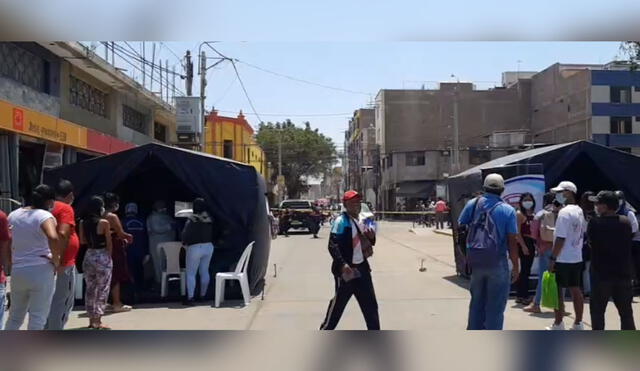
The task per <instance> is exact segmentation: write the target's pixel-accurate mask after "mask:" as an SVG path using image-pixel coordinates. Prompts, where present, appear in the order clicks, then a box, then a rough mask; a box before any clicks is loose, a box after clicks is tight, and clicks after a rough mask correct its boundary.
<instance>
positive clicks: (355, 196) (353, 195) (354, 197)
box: [342, 190, 362, 201]
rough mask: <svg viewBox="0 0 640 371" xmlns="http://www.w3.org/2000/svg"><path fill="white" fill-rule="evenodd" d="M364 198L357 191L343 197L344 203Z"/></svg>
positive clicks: (347, 192)
mask: <svg viewBox="0 0 640 371" xmlns="http://www.w3.org/2000/svg"><path fill="white" fill-rule="evenodd" d="M361 199H362V196H360V194H359V193H358V192H356V191H353V190H352V191H346V192H345V193H344V196H343V197H342V201H350V200H361Z"/></svg>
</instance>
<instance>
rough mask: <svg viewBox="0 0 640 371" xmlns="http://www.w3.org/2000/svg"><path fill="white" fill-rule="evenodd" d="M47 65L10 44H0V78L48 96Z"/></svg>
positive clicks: (39, 58) (42, 60)
mask: <svg viewBox="0 0 640 371" xmlns="http://www.w3.org/2000/svg"><path fill="white" fill-rule="evenodd" d="M48 70H49V63H48V62H47V61H45V60H44V59H42V58H41V57H39V56H37V55H35V54H33V53H31V52H29V51H27V50H25V49H23V48H21V47H20V46H18V45H15V44H14V43H10V42H0V76H4V77H6V78H9V79H12V80H14V81H16V82H19V83H20V84H22V85H26V86H28V87H30V88H32V89H35V90H37V91H39V92H43V93H47V94H49V93H50V92H49V84H48Z"/></svg>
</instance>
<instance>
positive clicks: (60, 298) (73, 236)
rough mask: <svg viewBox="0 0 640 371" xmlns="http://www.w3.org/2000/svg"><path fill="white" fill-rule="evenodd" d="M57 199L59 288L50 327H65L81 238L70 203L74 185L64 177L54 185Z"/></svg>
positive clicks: (55, 294)
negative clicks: (79, 237) (59, 255)
mask: <svg viewBox="0 0 640 371" xmlns="http://www.w3.org/2000/svg"><path fill="white" fill-rule="evenodd" d="M55 193H56V202H55V203H54V206H53V211H52V214H53V216H54V217H55V218H56V222H57V224H58V227H57V231H58V238H59V239H60V254H61V256H62V258H61V259H60V267H58V271H57V277H56V288H55V291H54V294H53V299H52V301H51V310H50V311H49V318H48V320H47V325H46V327H45V328H46V329H47V330H62V329H64V326H65V324H66V323H67V320H68V319H69V313H71V310H72V309H73V304H74V301H75V283H76V256H77V255H78V250H80V240H79V239H78V234H77V233H76V214H75V212H74V210H73V207H72V206H71V204H72V203H73V200H74V195H73V184H71V182H70V181H68V180H65V179H62V180H60V181H59V182H58V184H56V187H55Z"/></svg>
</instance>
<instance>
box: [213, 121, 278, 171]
mask: <svg viewBox="0 0 640 371" xmlns="http://www.w3.org/2000/svg"><path fill="white" fill-rule="evenodd" d="M205 141H206V143H205V152H206V153H209V154H212V155H215V156H220V157H225V158H228V159H231V160H235V161H238V162H243V163H245V164H249V165H251V166H253V167H255V168H256V170H257V171H258V172H259V173H260V174H261V175H262V176H263V177H265V179H268V174H267V171H268V168H267V159H266V157H265V155H264V151H263V150H262V148H260V146H259V145H258V143H257V142H256V140H255V138H254V131H253V128H252V127H251V125H249V122H247V120H246V119H245V117H244V115H243V114H242V111H240V113H239V114H238V117H225V116H220V115H218V112H217V111H215V110H214V111H213V112H211V114H209V115H208V116H207V122H206V126H205Z"/></svg>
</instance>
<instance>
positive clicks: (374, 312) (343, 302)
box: [320, 268, 380, 330]
mask: <svg viewBox="0 0 640 371" xmlns="http://www.w3.org/2000/svg"><path fill="white" fill-rule="evenodd" d="M354 269H358V270H359V271H360V274H361V277H359V278H354V279H352V280H351V281H349V282H345V281H344V280H343V279H342V277H335V276H334V280H335V288H336V295H335V296H334V297H333V299H331V302H329V308H328V309H327V315H326V317H325V319H324V322H323V323H322V325H321V326H320V330H334V329H335V328H336V326H338V322H339V321H340V317H342V313H343V312H344V308H345V307H346V306H347V303H349V299H351V296H352V295H355V297H356V300H358V304H359V305H360V310H361V311H362V315H363V316H364V320H365V322H366V323H367V329H369V330H380V317H379V316H378V301H377V300H376V293H375V291H374V290H373V281H372V280H371V272H369V270H368V269H366V268H354Z"/></svg>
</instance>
